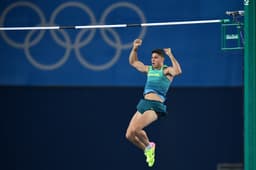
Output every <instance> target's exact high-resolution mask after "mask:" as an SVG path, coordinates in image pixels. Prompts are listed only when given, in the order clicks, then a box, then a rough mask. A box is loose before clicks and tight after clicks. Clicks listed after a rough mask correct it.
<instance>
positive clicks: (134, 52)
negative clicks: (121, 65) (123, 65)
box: [129, 39, 148, 72]
mask: <svg viewBox="0 0 256 170" xmlns="http://www.w3.org/2000/svg"><path fill="white" fill-rule="evenodd" d="M141 44H142V40H141V39H136V40H134V41H133V47H132V50H131V52H130V56H129V63H130V64H131V65H132V66H133V67H134V68H136V69H137V70H138V71H140V72H147V71H148V66H146V65H144V64H143V63H142V62H141V61H139V60H138V55H137V50H138V47H139V46H140V45H141Z"/></svg>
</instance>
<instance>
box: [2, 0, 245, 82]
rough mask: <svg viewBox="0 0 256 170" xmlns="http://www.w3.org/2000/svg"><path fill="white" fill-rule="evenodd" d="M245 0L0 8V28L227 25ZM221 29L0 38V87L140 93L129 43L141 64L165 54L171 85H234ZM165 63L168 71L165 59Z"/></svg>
mask: <svg viewBox="0 0 256 170" xmlns="http://www.w3.org/2000/svg"><path fill="white" fill-rule="evenodd" d="M242 9H243V1H242V0H240V1H234V2H232V3H230V2H229V1H221V0H214V1H213V0H211V1H203V0H196V1H189V0H179V1H178V0H172V1H167V0H159V1H157V3H156V2H155V1H147V2H146V3H145V1H142V0H140V1H135V0H131V1H114V0H109V1H104V2H100V3H99V2H97V1H92V0H89V1H75V2H74V1H64V0H58V1H54V2H53V1H28V2H24V1H11V0H9V1H1V2H0V15H1V17H0V25H1V26H37V25H93V24H120V23H121V24H122V23H125V24H126V23H127V24H129V23H145V22H167V21H186V20H204V19H206V20H208V19H224V18H229V16H227V15H226V14H225V12H226V11H228V10H242ZM220 25H221V24H219V23H218V24H205V25H183V26H171V27H148V28H146V27H144V28H126V29H125V28H119V29H103V30H76V31H73V30H63V31H57V32H56V31H52V32H50V31H47V32H44V31H11V32H6V31H1V32H0V35H1V36H0V50H1V58H0V63H1V67H0V84H3V85H65V86H70V85H72V86H84V85H87V86H88V85H89V86H92V85H97V86H142V85H143V84H144V81H145V79H144V76H143V75H140V74H137V72H136V71H135V70H133V69H131V67H130V66H129V64H128V55H129V50H130V48H131V45H132V42H133V40H134V39H135V38H138V37H140V38H142V39H143V45H142V47H141V49H140V50H139V57H140V59H141V60H142V61H143V62H144V63H145V64H150V56H151V50H152V49H154V48H164V47H171V48H172V50H173V53H174V55H175V56H176V57H177V59H178V60H179V61H180V62H181V65H182V68H183V76H182V77H181V78H180V79H179V81H177V82H176V81H175V82H174V85H175V86H226V85H228V86H240V85H241V84H242V74H241V71H242V61H243V59H242V54H243V53H242V52H241V51H233V52H223V51H221V43H220V42H221V26H220ZM166 64H168V65H169V64H170V62H169V61H168V60H167V61H166Z"/></svg>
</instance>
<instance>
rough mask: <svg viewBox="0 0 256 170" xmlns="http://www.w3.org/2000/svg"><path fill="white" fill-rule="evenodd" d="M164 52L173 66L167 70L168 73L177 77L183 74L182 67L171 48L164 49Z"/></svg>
mask: <svg viewBox="0 0 256 170" xmlns="http://www.w3.org/2000/svg"><path fill="white" fill-rule="evenodd" d="M164 51H165V53H166V55H168V56H169V58H170V60H171V62H172V66H171V67H168V68H167V71H168V73H170V74H171V75H172V76H177V75H179V74H181V73H182V70H181V67H180V64H179V62H178V61H177V60H176V59H175V57H174V56H173V54H172V51H171V48H164Z"/></svg>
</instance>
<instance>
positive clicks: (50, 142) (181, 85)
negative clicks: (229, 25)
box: [0, 0, 243, 170]
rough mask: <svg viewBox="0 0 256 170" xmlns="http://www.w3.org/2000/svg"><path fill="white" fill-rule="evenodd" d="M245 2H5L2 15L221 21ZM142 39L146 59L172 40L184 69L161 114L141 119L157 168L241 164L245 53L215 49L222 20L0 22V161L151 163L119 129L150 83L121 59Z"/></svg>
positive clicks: (16, 165) (82, 165) (24, 169)
mask: <svg viewBox="0 0 256 170" xmlns="http://www.w3.org/2000/svg"><path fill="white" fill-rule="evenodd" d="M242 8H243V2H242V0H239V1H232V3H231V2H230V1H221V0H214V1H213V0H210V1H203V0H195V1H189V0H179V1H178V0H170V1H167V0H158V1H142V0H138V1H135V0H131V1H114V0H108V1H92V0H88V1H64V0H56V1H13V0H6V1H0V25H1V26H21V25H24V26H35V25H55V24H57V25H91V24H117V23H141V22H165V21H185V20H201V19H223V18H227V17H228V16H226V15H225V11H227V10H241V9H242ZM137 37H140V38H142V39H143V45H142V46H141V48H140V49H139V51H138V53H139V57H140V59H141V60H142V61H143V62H144V63H145V64H150V53H151V50H152V49H153V48H162V47H171V48H172V50H173V53H174V55H175V56H176V58H177V59H178V60H179V61H180V63H181V66H182V70H183V74H182V75H181V76H179V77H177V78H176V79H175V80H174V82H173V84H172V88H171V89H170V91H169V93H168V100H167V102H166V104H167V106H168V111H169V115H168V117H167V118H165V119H162V120H160V121H158V122H156V123H154V124H152V126H150V127H148V128H147V131H148V132H149V135H150V137H151V138H152V139H153V140H154V141H156V142H157V156H156V165H155V167H153V169H159V170H166V169H175V170H188V169H196V170H206V169H207V170H215V169H216V166H217V164H218V163H225V162H228V163H239V162H242V161H243V105H242V103H243V87H242V86H243V77H242V75H243V70H242V69H243V67H242V66H243V62H242V61H243V51H229V52H224V51H221V44H220V42H221V37H220V24H206V25H190V26H172V27H154V28H145V29H142V28H129V29H107V30H77V31H74V30H65V31H62V32H49V31H46V32H40V31H16V32H3V31H2V32H0V54H1V56H0V103H1V105H0V106H1V108H0V124H1V129H0V130H1V140H0V151H1V152H0V157H1V159H0V160H1V161H0V169H3V170H35V169H36V170H46V169H47V170H56V169H61V170H69V169H77V170H82V169H83V170H84V169H86V170H87V169H88V170H91V169H93V170H97V169H113V170H117V169H123V170H128V169H148V168H147V165H146V163H145V160H144V155H143V153H142V152H141V151H140V150H138V149H136V148H135V147H134V146H132V145H131V144H130V143H128V142H127V141H126V139H125V130H126V127H127V125H128V123H129V120H130V118H131V117H132V114H133V113H134V112H135V111H136V110H135V106H136V104H137V102H138V101H139V99H140V98H141V97H142V92H143V85H144V82H145V75H143V74H140V73H138V72H136V70H135V69H133V68H132V67H131V66H129V64H128V55H129V50H130V48H131V43H132V41H133V40H134V39H135V38H137ZM166 63H167V64H170V62H169V61H168V60H166Z"/></svg>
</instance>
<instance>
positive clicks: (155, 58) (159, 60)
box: [151, 53, 164, 68]
mask: <svg viewBox="0 0 256 170" xmlns="http://www.w3.org/2000/svg"><path fill="white" fill-rule="evenodd" d="M151 63H152V66H153V68H161V67H162V66H163V64H164V58H163V57H162V56H161V55H159V54H157V53H152V57H151Z"/></svg>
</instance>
